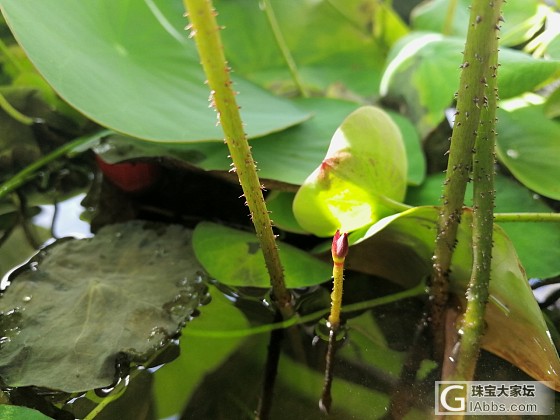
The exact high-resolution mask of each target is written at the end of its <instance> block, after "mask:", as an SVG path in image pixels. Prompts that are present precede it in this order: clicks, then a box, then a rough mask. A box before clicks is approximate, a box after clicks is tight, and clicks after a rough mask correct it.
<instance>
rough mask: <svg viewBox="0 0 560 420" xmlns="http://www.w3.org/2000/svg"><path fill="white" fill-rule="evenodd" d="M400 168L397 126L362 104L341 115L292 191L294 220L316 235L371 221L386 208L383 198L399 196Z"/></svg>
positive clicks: (402, 177)
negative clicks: (318, 159)
mask: <svg viewBox="0 0 560 420" xmlns="http://www.w3.org/2000/svg"><path fill="white" fill-rule="evenodd" d="M406 172H407V161H406V155H405V150H404V144H403V140H402V137H401V134H400V131H399V129H398V127H397V126H396V125H395V123H394V122H393V120H392V119H391V118H390V117H389V116H388V115H387V114H386V113H385V112H384V111H383V110H381V109H379V108H375V107H372V106H367V107H362V108H360V109H358V110H357V111H355V112H353V113H352V114H350V115H349V116H348V117H347V118H346V119H345V120H344V122H343V123H342V125H341V126H340V128H339V129H338V130H337V131H336V132H335V134H334V136H333V138H332V140H331V144H330V146H329V150H328V151H327V154H326V156H325V158H324V160H323V162H322V163H321V164H320V165H319V167H318V168H317V169H315V171H314V172H313V173H312V174H311V175H310V176H309V177H308V178H307V179H306V181H305V182H304V184H303V185H302V186H301V188H300V189H299V191H298V192H297V195H296V198H295V200H294V214H295V216H296V220H297V221H298V222H299V224H300V225H301V226H302V227H303V228H304V229H306V230H308V231H309V232H312V233H313V234H315V235H318V236H330V235H332V234H334V232H335V231H336V230H337V229H338V228H340V229H341V230H343V231H352V230H355V229H358V228H360V227H362V226H365V225H368V224H371V223H373V222H375V221H377V220H379V219H380V218H382V217H383V216H386V215H387V214H389V213H390V210H389V209H388V208H387V207H386V206H384V205H383V200H386V199H387V198H389V199H391V200H396V201H400V200H402V199H403V198H404V194H405V190H406Z"/></svg>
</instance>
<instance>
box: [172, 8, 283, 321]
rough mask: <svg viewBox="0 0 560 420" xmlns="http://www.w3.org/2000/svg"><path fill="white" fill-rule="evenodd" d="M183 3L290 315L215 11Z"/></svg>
mask: <svg viewBox="0 0 560 420" xmlns="http://www.w3.org/2000/svg"><path fill="white" fill-rule="evenodd" d="M183 3H184V5H185V8H186V10H187V12H188V15H189V19H190V21H191V26H190V27H191V30H192V32H191V33H192V35H193V36H194V38H195V41H196V45H197V48H198V53H199V56H200V60H201V64H202V67H203V68H204V72H205V73H206V77H207V78H208V86H209V88H210V92H211V104H212V105H213V106H214V107H215V108H216V111H217V113H218V118H219V122H220V124H221V125H222V129H223V131H224V135H225V142H226V144H227V146H228V148H229V153H230V156H231V160H232V161H233V170H234V171H236V172H237V176H238V178H239V182H240V184H241V187H242V189H243V193H244V195H245V199H246V200H247V205H248V207H249V211H250V213H251V219H252V220H253V224H254V225H255V230H256V233H257V237H258V239H259V241H260V245H261V248H262V250H263V254H264V259H265V263H266V268H267V270H268V274H269V276H270V282H271V285H272V290H273V293H274V297H275V299H276V301H277V303H278V306H279V309H280V311H281V312H282V314H283V315H284V317H289V316H291V315H292V314H293V304H292V295H291V293H290V292H289V291H288V290H287V289H286V286H285V283H284V271H283V269H282V264H281V262H280V257H279V255H278V248H277V246H276V240H275V236H274V233H273V231H272V222H271V220H270V217H269V214H268V210H267V208H266V204H265V201H264V197H263V193H262V188H263V187H262V185H261V183H260V180H259V177H258V175H257V168H256V164H255V161H254V160H253V156H252V154H251V148H250V146H249V142H248V141H247V136H246V134H245V132H244V130H243V123H242V121H241V115H240V113H239V107H238V106H237V101H236V100H235V93H234V91H233V90H232V88H231V85H232V81H231V78H230V75H229V73H230V68H229V67H228V65H227V62H226V59H225V55H224V49H223V46H222V41H221V38H220V27H219V26H218V23H217V22H216V12H215V11H214V8H213V6H212V2H211V0H183Z"/></svg>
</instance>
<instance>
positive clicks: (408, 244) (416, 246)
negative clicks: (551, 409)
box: [347, 207, 560, 389]
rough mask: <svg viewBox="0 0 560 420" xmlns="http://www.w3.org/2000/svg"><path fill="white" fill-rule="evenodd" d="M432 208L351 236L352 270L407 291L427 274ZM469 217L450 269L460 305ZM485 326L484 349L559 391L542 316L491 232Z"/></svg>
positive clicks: (506, 249)
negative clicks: (385, 279) (396, 285)
mask: <svg viewBox="0 0 560 420" xmlns="http://www.w3.org/2000/svg"><path fill="white" fill-rule="evenodd" d="M437 218H438V209H437V208H436V207H415V208H413V209H411V210H407V211H405V212H403V213H399V214H396V215H393V216H389V217H387V218H385V219H382V220H380V221H379V222H377V223H376V224H374V225H373V226H371V227H370V228H369V229H364V230H363V231H359V232H355V233H353V234H352V235H350V238H349V239H350V241H351V242H353V243H356V244H357V245H355V246H353V247H351V249H350V252H349V253H348V257H347V262H348V265H349V266H351V267H352V268H353V269H356V270H360V271H364V272H368V273H370V274H375V275H380V276H383V277H386V278H388V279H392V280H394V281H397V282H399V283H401V284H403V285H408V286H410V284H411V283H414V282H418V281H420V280H421V279H422V278H423V277H425V276H428V275H430V274H431V266H432V264H431V257H432V253H433V248H434V242H435V236H436V220H437ZM471 223H472V212H471V211H470V210H466V211H465V212H464V213H463V217H462V221H461V225H460V227H459V231H458V235H457V241H458V242H457V247H456V249H455V252H454V254H453V260H452V265H451V274H450V277H451V291H452V292H453V293H455V294H456V295H457V296H458V297H459V298H461V299H464V296H465V288H466V286H467V283H468V280H469V278H470V273H471V266H472V240H471V238H472V230H471V227H470V226H471ZM493 240H494V248H493V258H492V266H491V278H492V280H491V282H490V299H489V302H488V305H487V314H486V322H487V325H488V328H487V331H486V334H485V335H484V337H483V341H482V346H483V348H485V349H486V350H489V351H491V352H493V353H495V354H497V355H498V356H501V357H503V358H504V359H506V360H508V361H509V362H511V363H512V364H514V365H516V366H518V367H519V368H520V369H522V370H524V371H525V372H527V373H528V374H529V375H531V376H533V377H534V378H536V379H538V380H541V381H550V382H551V383H552V384H553V387H554V388H555V389H560V380H559V379H558V378H559V377H560V376H559V373H560V359H559V358H558V355H557V353H556V348H555V347H554V344H553V342H552V340H551V339H550V334H549V332H548V329H547V327H546V323H545V321H544V319H543V316H542V313H541V311H540V309H539V307H538V305H537V302H536V301H535V299H534V297H533V293H532V291H531V288H530V286H529V283H528V281H527V277H526V275H525V271H524V270H523V268H522V266H521V264H520V262H519V260H518V258H517V254H516V253H515V249H514V248H513V245H512V243H511V242H510V240H509V239H508V237H507V235H506V234H505V233H504V231H503V230H502V229H501V228H500V227H499V226H495V228H494V236H493Z"/></svg>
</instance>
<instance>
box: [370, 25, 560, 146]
mask: <svg viewBox="0 0 560 420" xmlns="http://www.w3.org/2000/svg"><path fill="white" fill-rule="evenodd" d="M464 44H465V41H464V40H463V39H458V38H446V37H443V36H442V35H439V34H433V33H414V34H412V35H409V36H407V37H405V38H403V39H402V40H400V41H399V42H398V43H397V44H396V45H395V47H394V48H393V49H392V50H391V53H390V54H389V59H388V60H387V66H386V68H385V72H384V74H383V79H382V81H381V88H380V90H381V94H382V95H387V96H390V97H394V98H397V99H399V98H402V99H404V100H405V102H406V103H407V105H408V113H409V116H410V118H411V119H412V120H413V121H414V122H415V124H416V125H417V127H418V129H419V131H420V133H421V135H422V136H425V135H426V134H427V133H428V132H429V131H431V130H432V129H433V128H434V127H436V126H437V125H438V124H439V123H440V122H441V121H442V120H443V118H444V111H445V109H447V108H448V107H449V106H450V105H451V104H452V102H453V99H454V94H455V92H457V88H458V77H459V66H460V65H461V64H462V61H461V52H462V51H463V49H464ZM558 69H560V61H557V60H554V61H553V60H538V59H535V58H533V57H531V56H530V55H527V54H524V53H522V52H520V51H515V50H512V49H509V48H501V49H500V70H499V78H500V90H499V94H500V98H502V99H506V98H511V97H514V96H518V95H520V94H522V93H525V92H528V91H531V90H532V89H534V88H536V87H538V86H539V85H540V84H541V83H543V82H545V81H546V80H547V79H548V78H549V77H551V76H552V75H553V74H554V73H555V72H556V71H558Z"/></svg>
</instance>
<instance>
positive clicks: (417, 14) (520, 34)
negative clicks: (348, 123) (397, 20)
mask: <svg viewBox="0 0 560 420" xmlns="http://www.w3.org/2000/svg"><path fill="white" fill-rule="evenodd" d="M453 2H455V3H457V5H456V8H455V12H454V14H453V21H452V25H451V33H449V34H448V35H453V36H460V37H463V38H466V36H467V29H468V25H467V24H466V23H467V22H468V21H469V15H470V10H469V7H470V4H471V2H470V0H458V1H457V0H453ZM450 3H451V1H450V0H431V1H426V2H423V3H421V4H420V5H419V6H417V7H416V8H415V9H414V10H413V11H412V13H411V21H412V27H413V28H414V29H415V30H418V31H431V32H443V28H444V25H445V19H446V17H447V10H448V8H449V6H450ZM541 6H542V5H541V4H540V2H539V1H538V0H509V1H507V2H506V3H504V5H503V15H504V16H505V22H503V23H502V24H501V25H500V26H501V30H500V44H501V45H503V46H515V45H519V44H521V43H523V42H526V41H528V40H529V39H531V38H532V37H533V36H534V35H535V33H536V32H537V31H538V30H539V29H541V27H542V24H543V22H544V18H545V14H544V13H543V10H542V9H543V8H542V7H541Z"/></svg>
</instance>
